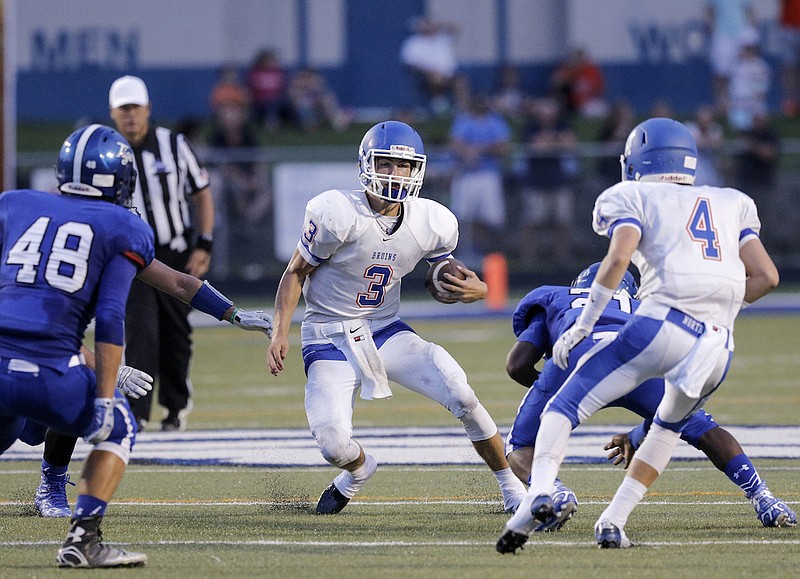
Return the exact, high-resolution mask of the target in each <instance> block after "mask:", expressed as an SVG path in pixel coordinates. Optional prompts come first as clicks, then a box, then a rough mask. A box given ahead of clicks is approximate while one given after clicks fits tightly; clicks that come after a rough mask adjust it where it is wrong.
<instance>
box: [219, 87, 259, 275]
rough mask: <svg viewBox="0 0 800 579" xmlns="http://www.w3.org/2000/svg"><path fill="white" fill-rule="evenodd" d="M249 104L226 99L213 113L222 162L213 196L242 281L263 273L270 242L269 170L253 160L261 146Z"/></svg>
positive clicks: (234, 266)
mask: <svg viewBox="0 0 800 579" xmlns="http://www.w3.org/2000/svg"><path fill="white" fill-rule="evenodd" d="M247 104H248V101H245V100H244V99H241V98H240V99H238V100H228V101H224V102H221V103H218V105H217V108H216V109H215V114H214V121H213V129H212V134H211V138H210V139H209V146H210V147H212V148H213V149H214V152H215V158H216V159H217V160H218V161H219V163H218V165H217V166H216V168H215V170H214V171H213V172H212V176H213V178H214V179H215V181H214V182H215V186H214V190H215V191H220V192H221V200H220V201H219V204H220V205H221V207H220V209H221V211H220V213H223V212H224V214H226V215H227V219H226V220H225V222H226V225H228V226H229V227H228V231H227V240H228V243H229V244H230V247H233V248H236V251H235V252H231V263H230V264H229V266H230V267H232V268H233V269H234V271H237V270H238V272H239V273H240V274H241V277H244V278H248V279H251V278H255V277H258V275H259V274H260V273H263V271H262V270H263V262H264V258H265V257H267V256H268V255H265V254H268V252H265V248H264V243H265V241H264V240H266V239H269V238H270V235H269V232H270V230H269V228H268V227H267V224H268V223H269V219H267V216H268V214H269V210H270V208H271V205H272V197H271V195H270V190H269V187H268V186H267V169H266V167H265V165H264V163H261V162H258V161H257V160H256V159H254V157H253V156H254V154H255V153H256V151H255V148H256V147H258V146H259V142H258V139H257V137H256V134H255V132H254V131H253V126H252V125H251V124H250V118H251V117H250V114H249V109H248V107H247Z"/></svg>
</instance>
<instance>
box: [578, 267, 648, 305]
mask: <svg viewBox="0 0 800 579" xmlns="http://www.w3.org/2000/svg"><path fill="white" fill-rule="evenodd" d="M598 269H600V262H599V261H598V262H597V263H593V264H592V265H590V266H589V267H587V268H586V269H584V270H583V271H582V272H580V273H579V274H578V276H577V277H576V278H575V279H573V280H572V283H571V284H570V287H580V288H590V287H592V282H593V281H594V278H595V277H597V270H598ZM622 290H625V291H627V292H628V295H629V296H631V297H636V294H637V292H638V291H639V286H638V285H637V284H636V280H635V279H634V278H633V274H632V273H631V272H629V271H626V272H625V275H624V276H622V281H621V282H619V285H618V286H617V291H618V292H621V291H622Z"/></svg>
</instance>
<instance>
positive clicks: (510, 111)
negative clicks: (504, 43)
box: [492, 64, 525, 121]
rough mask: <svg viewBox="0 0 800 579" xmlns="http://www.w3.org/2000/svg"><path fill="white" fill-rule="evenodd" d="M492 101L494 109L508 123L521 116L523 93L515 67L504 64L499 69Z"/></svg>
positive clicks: (522, 112) (523, 101)
mask: <svg viewBox="0 0 800 579" xmlns="http://www.w3.org/2000/svg"><path fill="white" fill-rule="evenodd" d="M492 101H493V105H494V109H495V110H496V111H497V112H499V113H500V114H502V115H503V116H505V117H506V118H507V119H508V120H510V121H518V120H520V118H521V117H522V116H523V114H524V105H525V91H524V90H523V88H522V83H521V82H520V78H519V70H518V69H517V68H516V67H514V66H511V65H510V64H506V65H504V66H503V67H502V68H501V69H500V74H499V77H498V80H497V86H496V87H495V91H494V94H493V95H492Z"/></svg>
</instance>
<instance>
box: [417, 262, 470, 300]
mask: <svg viewBox="0 0 800 579" xmlns="http://www.w3.org/2000/svg"><path fill="white" fill-rule="evenodd" d="M459 265H460V266H461V267H466V266H465V265H464V264H463V263H462V262H461V261H459V260H457V259H456V258H454V257H446V258H444V259H440V260H439V261H437V262H436V263H434V264H433V265H431V267H430V268H429V269H428V274H427V275H426V276H425V289H426V290H428V293H429V294H431V296H432V297H433V298H434V299H435V300H437V301H441V300H439V298H438V297H437V295H436V292H443V291H447V290H445V289H444V288H443V287H442V282H447V279H445V277H444V274H445V273H449V274H451V275H453V276H455V277H457V278H459V279H467V276H466V275H464V274H463V273H461V272H460V271H459V270H458V268H457V266H459Z"/></svg>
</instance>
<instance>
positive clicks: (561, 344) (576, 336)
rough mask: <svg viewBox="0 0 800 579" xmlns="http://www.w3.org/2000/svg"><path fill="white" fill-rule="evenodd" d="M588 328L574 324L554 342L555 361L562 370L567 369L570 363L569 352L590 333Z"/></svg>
mask: <svg viewBox="0 0 800 579" xmlns="http://www.w3.org/2000/svg"><path fill="white" fill-rule="evenodd" d="M590 331H591V330H589V329H588V328H579V327H577V325H573V326H572V327H571V328H570V329H569V330H567V331H566V332H564V333H563V334H561V337H560V338H559V339H558V340H557V341H556V343H555V344H553V362H555V363H556V366H558V367H559V368H561V369H562V370H566V369H567V366H568V365H569V353H570V352H571V351H572V348H574V347H575V346H577V345H578V343H579V342H580V341H581V340H583V339H584V338H585V337H586V336H588V335H589V332H590Z"/></svg>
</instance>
